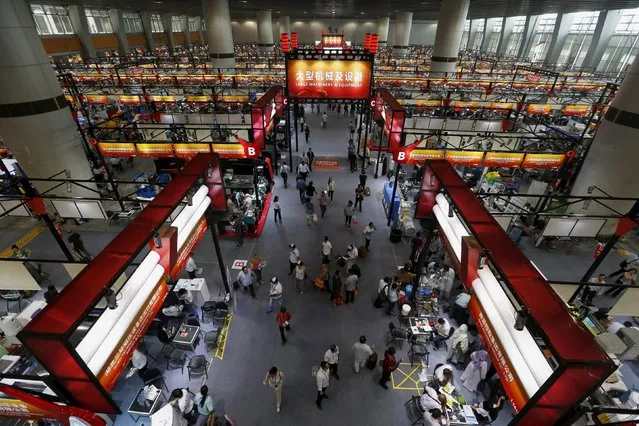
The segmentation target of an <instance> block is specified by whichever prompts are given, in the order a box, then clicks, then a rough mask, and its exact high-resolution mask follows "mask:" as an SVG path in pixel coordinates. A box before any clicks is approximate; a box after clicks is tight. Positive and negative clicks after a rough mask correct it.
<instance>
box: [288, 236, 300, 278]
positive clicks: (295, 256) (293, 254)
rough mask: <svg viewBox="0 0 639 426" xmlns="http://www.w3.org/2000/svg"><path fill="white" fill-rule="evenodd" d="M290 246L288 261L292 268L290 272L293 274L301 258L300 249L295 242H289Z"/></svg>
mask: <svg viewBox="0 0 639 426" xmlns="http://www.w3.org/2000/svg"><path fill="white" fill-rule="evenodd" d="M288 248H289V249H290V251H289V253H288V263H289V266H290V268H291V269H290V270H289V272H288V274H289V275H293V271H294V270H295V267H296V266H297V261H298V260H300V251H299V250H298V249H297V248H296V247H295V244H293V243H291V244H289V245H288Z"/></svg>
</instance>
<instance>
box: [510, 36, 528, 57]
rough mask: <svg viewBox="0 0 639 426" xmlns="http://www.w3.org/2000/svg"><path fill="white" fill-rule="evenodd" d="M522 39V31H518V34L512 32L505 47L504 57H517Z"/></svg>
mask: <svg viewBox="0 0 639 426" xmlns="http://www.w3.org/2000/svg"><path fill="white" fill-rule="evenodd" d="M523 39H524V33H523V31H520V32H518V33H515V32H513V33H512V34H511V35H510V38H509V40H508V46H507V47H506V56H517V54H518V53H519V48H520V46H521V43H522V40H523Z"/></svg>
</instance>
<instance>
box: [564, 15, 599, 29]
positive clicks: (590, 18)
mask: <svg viewBox="0 0 639 426" xmlns="http://www.w3.org/2000/svg"><path fill="white" fill-rule="evenodd" d="M575 15H576V16H575V20H574V21H573V23H572V25H571V26H570V32H571V33H577V34H593V33H594V32H595V27H596V26H597V20H598V19H599V11H595V12H577V13H576V14H575Z"/></svg>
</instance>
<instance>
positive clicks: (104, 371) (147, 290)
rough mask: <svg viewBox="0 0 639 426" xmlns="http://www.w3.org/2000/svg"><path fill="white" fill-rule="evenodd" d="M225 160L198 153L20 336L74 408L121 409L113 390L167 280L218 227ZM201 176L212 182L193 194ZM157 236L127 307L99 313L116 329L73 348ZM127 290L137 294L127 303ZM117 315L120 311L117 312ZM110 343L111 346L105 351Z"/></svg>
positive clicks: (161, 298)
mask: <svg viewBox="0 0 639 426" xmlns="http://www.w3.org/2000/svg"><path fill="white" fill-rule="evenodd" d="M218 164H219V163H218V158H217V156H215V155H214V154H212V153H209V154H198V155H196V156H195V157H194V158H193V159H192V160H191V162H189V163H188V164H187V165H186V167H185V168H184V170H183V171H182V172H181V173H179V174H178V175H176V176H175V177H174V178H173V179H172V181H171V182H170V183H169V184H168V185H167V186H166V187H165V188H164V189H163V190H162V192H160V194H159V195H158V196H157V197H156V198H155V199H154V200H153V201H152V202H151V203H150V204H149V205H148V206H147V207H146V208H145V209H144V210H142V211H141V212H140V214H139V215H138V216H137V217H136V218H135V219H134V220H133V221H132V222H131V223H130V224H129V225H128V226H127V227H126V228H125V229H124V230H123V231H122V232H121V233H120V234H119V235H118V236H117V237H115V238H114V239H113V240H112V241H111V242H110V243H109V244H108V245H107V246H106V247H105V249H104V250H102V251H101V252H100V253H99V254H98V255H97V256H96V257H95V259H94V260H93V261H92V262H91V263H90V264H89V265H87V267H86V268H84V269H83V270H82V271H81V272H80V273H79V274H78V275H77V276H76V277H75V278H74V279H73V280H72V281H71V283H69V285H67V286H66V287H65V288H64V290H63V291H62V292H60V294H59V295H58V296H57V297H56V298H55V299H54V300H53V301H52V302H51V303H49V304H48V305H47V306H46V307H45V309H44V310H43V311H42V312H41V313H40V314H38V315H37V316H36V317H35V318H34V319H33V320H32V321H31V322H30V323H29V324H28V325H27V326H26V327H25V328H24V329H23V330H22V332H21V333H20V334H19V335H18V338H19V339H20V341H21V342H22V343H23V344H24V345H25V347H26V348H27V349H28V350H29V351H30V352H31V354H33V356H34V357H35V358H36V359H37V360H38V362H39V363H40V364H41V365H42V366H43V367H44V368H46V369H47V370H48V371H49V373H50V374H51V377H52V379H53V380H54V382H55V385H56V386H55V388H56V390H57V391H58V392H59V395H58V397H60V398H61V399H62V400H63V401H65V402H67V404H68V405H69V406H75V407H81V408H83V409H86V410H90V411H92V412H95V413H109V414H110V413H119V412H120V410H119V408H118V406H117V405H116V404H115V402H114V401H113V400H112V399H111V397H110V395H109V391H110V390H111V389H112V388H113V386H114V384H115V382H116V381H117V378H118V377H119V376H120V374H121V373H122V371H123V369H124V368H125V366H126V364H127V362H128V361H129V359H130V358H131V354H132V353H133V350H134V349H135V347H136V346H137V344H138V342H139V340H140V339H141V337H142V336H143V335H144V333H145V331H146V329H147V328H148V327H149V324H150V323H151V321H152V320H153V318H154V317H155V315H156V314H157V312H158V311H159V309H160V307H161V306H162V302H163V301H164V298H165V297H166V294H167V292H168V288H167V285H166V281H165V279H167V277H168V276H169V275H171V276H172V277H176V276H177V274H179V272H180V269H181V266H180V265H183V264H184V262H185V261H186V258H187V257H188V255H189V254H190V252H191V251H192V250H193V248H194V247H195V245H196V244H197V243H198V241H199V239H200V238H201V237H202V235H203V233H204V230H206V228H207V226H211V224H209V223H208V220H207V219H208V218H209V217H211V216H212V215H210V214H209V213H206V215H205V212H211V211H212V210H225V208H226V207H225V203H224V198H223V197H222V200H221V203H220V201H219V200H217V199H218V198H219V192H220V189H219V187H220V185H221V181H220V179H219V176H220V173H219V169H218ZM202 178H204V180H205V182H206V183H207V185H206V186H202V187H200V189H199V190H198V191H197V192H196V193H195V194H192V195H189V194H190V193H191V192H192V188H193V187H194V185H196V183H197V182H198V181H199V180H200V179H202ZM185 197H186V199H187V200H188V205H187V206H185V207H184V208H183V209H182V211H181V212H180V213H179V215H178V216H177V217H176V219H175V220H173V222H172V223H171V227H164V225H165V221H166V220H167V218H168V217H169V215H171V214H172V213H175V211H176V208H177V207H178V206H179V205H181V203H182V202H183V200H184V199H185ZM220 204H222V206H221V208H220ZM205 217H206V218H205ZM158 230H159V231H160V232H158ZM152 241H158V242H159V241H161V242H162V249H156V250H152V251H151V252H150V253H149V254H148V255H147V257H146V258H145V260H144V261H143V262H142V263H141V264H140V266H138V268H137V269H136V271H135V272H134V273H133V274H132V275H131V277H129V279H128V280H127V282H126V283H125V285H124V286H123V287H122V289H121V290H120V293H121V294H122V297H121V298H120V299H118V304H119V305H120V306H119V308H121V309H122V311H118V308H116V309H109V310H106V311H105V312H104V313H102V315H101V316H100V318H99V319H98V321H101V320H102V319H103V318H105V319H107V320H111V323H110V325H111V328H108V329H106V330H103V327H97V326H94V327H92V328H91V329H89V332H88V333H87V335H86V336H85V338H84V339H82V341H81V342H80V343H79V344H78V345H77V346H74V345H73V344H72V343H71V341H70V339H71V337H72V335H73V334H74V332H75V331H76V329H77V328H78V326H79V325H80V324H81V323H82V321H83V320H84V319H85V318H86V317H87V314H88V313H89V311H90V310H91V309H92V308H93V307H94V306H96V304H97V303H98V302H99V301H100V299H101V298H102V297H103V296H104V295H105V292H106V289H107V288H109V287H111V286H112V285H113V283H114V282H115V281H116V280H117V279H118V277H120V276H121V275H122V273H123V272H124V271H125V269H126V268H127V266H128V265H129V264H130V263H131V262H132V261H133V259H134V258H135V257H136V256H137V255H138V253H140V251H141V250H142V248H143V247H144V246H145V245H147V244H151V246H152V248H153V247H155V245H154V244H155V243H154V242H152ZM138 283H141V284H139V285H137V284H138ZM127 286H129V287H128V288H127ZM125 292H126V296H127V297H129V298H130V300H128V303H127V300H126V299H125ZM115 315H120V317H117V318H115V317H114V316H115ZM96 325H97V322H96ZM104 328H106V327H104ZM94 330H95V332H96V333H98V334H99V333H103V334H105V337H104V338H103V339H89V338H88V336H89V333H91V332H93V331H94ZM104 345H106V347H107V348H108V349H109V350H108V351H105V350H103V348H105V346H104ZM86 353H92V355H91V357H90V358H88V357H87V356H86V355H83V354H86ZM96 358H99V359H98V361H100V362H99V363H97V362H98V361H96ZM96 363H97V364H96ZM96 365H97V367H96ZM95 424H96V425H98V424H99V423H95Z"/></svg>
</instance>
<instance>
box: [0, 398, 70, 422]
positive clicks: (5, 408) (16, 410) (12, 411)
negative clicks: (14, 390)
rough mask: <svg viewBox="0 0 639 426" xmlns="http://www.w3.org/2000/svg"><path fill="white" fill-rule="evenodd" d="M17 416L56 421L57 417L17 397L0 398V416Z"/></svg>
mask: <svg viewBox="0 0 639 426" xmlns="http://www.w3.org/2000/svg"><path fill="white" fill-rule="evenodd" d="M10 417H19V418H23V419H33V420H35V419H39V420H51V421H57V420H58V418H57V417H56V416H53V415H52V413H48V412H46V411H44V410H42V409H40V408H38V407H35V406H33V405H31V404H28V403H26V402H23V401H21V400H19V399H6V398H0V418H10Z"/></svg>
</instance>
